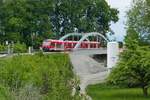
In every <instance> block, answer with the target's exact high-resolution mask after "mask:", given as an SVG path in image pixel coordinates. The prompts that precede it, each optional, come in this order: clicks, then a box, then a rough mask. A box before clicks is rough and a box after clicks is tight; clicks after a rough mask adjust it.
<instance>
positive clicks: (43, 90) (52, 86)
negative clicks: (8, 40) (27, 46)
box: [0, 54, 76, 100]
mask: <svg viewBox="0 0 150 100" xmlns="http://www.w3.org/2000/svg"><path fill="white" fill-rule="evenodd" d="M72 78H73V72H72V66H71V64H70V61H69V57H68V55H65V54H51V55H41V54H40V55H39V54H37V55H32V56H31V55H26V56H25V55H24V56H14V57H12V58H5V59H1V60H0V84H2V85H4V86H6V87H9V88H10V90H11V91H13V92H15V93H13V94H14V95H15V94H18V96H15V98H20V97H23V96H25V97H26V96H27V93H29V95H30V96H28V97H29V98H32V95H34V96H37V97H39V96H40V95H41V96H40V97H39V98H42V99H44V100H49V99H51V100H76V99H73V97H71V87H70V86H69V81H70V80H71V79H72ZM26 86H30V87H27V88H26ZM34 90H35V91H36V92H35V91H34ZM32 92H34V93H33V94H32ZM26 98H27V97H26ZM40 100H41V99H40Z"/></svg>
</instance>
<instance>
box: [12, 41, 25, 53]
mask: <svg viewBox="0 0 150 100" xmlns="http://www.w3.org/2000/svg"><path fill="white" fill-rule="evenodd" d="M13 52H15V53H25V52H27V47H26V45H25V44H24V43H22V44H21V43H20V42H17V43H15V44H14V47H13Z"/></svg>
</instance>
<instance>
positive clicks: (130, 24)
mask: <svg viewBox="0 0 150 100" xmlns="http://www.w3.org/2000/svg"><path fill="white" fill-rule="evenodd" d="M149 9H150V2H149V0H133V3H132V8H131V9H130V10H129V11H128V12H127V16H128V17H127V18H128V19H127V29H128V34H132V33H138V36H139V40H140V42H141V44H150V41H149V40H150V34H149V33H150V27H149V23H150V20H149V15H150V10H149Z"/></svg>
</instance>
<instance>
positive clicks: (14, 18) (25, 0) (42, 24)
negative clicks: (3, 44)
mask: <svg viewBox="0 0 150 100" xmlns="http://www.w3.org/2000/svg"><path fill="white" fill-rule="evenodd" d="M49 2H50V0H44V1H38V0H37V1H36V2H35V1H33V0H5V2H3V3H2V4H1V7H0V19H1V21H0V32H1V33H2V34H3V36H5V40H10V41H12V40H13V41H14V42H17V41H20V42H24V43H26V44H27V45H28V46H29V45H32V42H31V41H32V36H33V34H34V38H35V39H36V38H37V37H42V36H43V35H44V34H47V33H49V32H50V30H51V28H50V27H51V25H50V20H49V11H50V3H49ZM48 36H49V35H48ZM48 36H47V38H48ZM12 37H13V38H12ZM5 40H4V41H5Z"/></svg>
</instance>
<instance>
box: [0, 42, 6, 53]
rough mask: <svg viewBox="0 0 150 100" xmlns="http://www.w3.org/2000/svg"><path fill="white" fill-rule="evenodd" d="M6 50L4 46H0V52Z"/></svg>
mask: <svg viewBox="0 0 150 100" xmlns="http://www.w3.org/2000/svg"><path fill="white" fill-rule="evenodd" d="M5 50H6V46H5V45H3V44H0V52H4V51H5Z"/></svg>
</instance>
